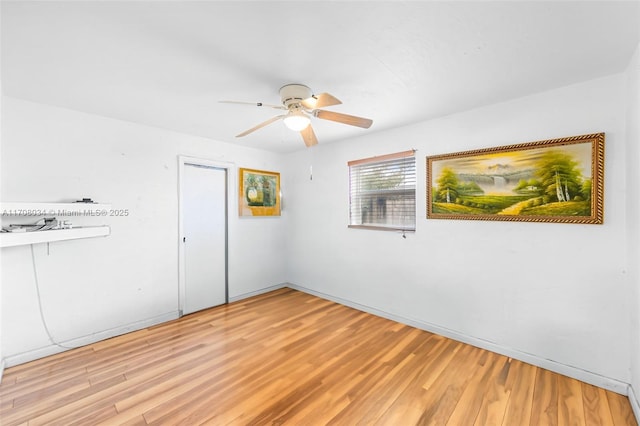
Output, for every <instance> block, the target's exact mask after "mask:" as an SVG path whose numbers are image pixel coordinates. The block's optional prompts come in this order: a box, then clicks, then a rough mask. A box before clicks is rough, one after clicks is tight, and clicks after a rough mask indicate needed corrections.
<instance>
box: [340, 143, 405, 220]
mask: <svg viewBox="0 0 640 426" xmlns="http://www.w3.org/2000/svg"><path fill="white" fill-rule="evenodd" d="M348 165H349V189H350V202H349V226H350V227H357V228H371V229H387V230H403V231H414V230H415V228H416V162H415V156H414V151H404V152H399V153H395V154H389V155H384V156H380V157H373V158H367V159H362V160H355V161H350V162H349V163H348Z"/></svg>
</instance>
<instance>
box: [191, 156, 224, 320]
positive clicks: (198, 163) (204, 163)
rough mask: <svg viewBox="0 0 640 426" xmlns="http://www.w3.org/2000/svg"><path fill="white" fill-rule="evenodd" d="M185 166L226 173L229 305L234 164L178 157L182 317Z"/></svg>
mask: <svg viewBox="0 0 640 426" xmlns="http://www.w3.org/2000/svg"><path fill="white" fill-rule="evenodd" d="M187 165H191V166H196V167H211V168H216V169H224V170H225V172H226V182H227V187H226V191H225V201H226V204H227V211H226V214H225V241H224V245H225V249H224V253H225V256H224V264H225V267H224V269H225V274H224V275H225V277H224V293H225V303H229V218H230V217H232V216H231V214H232V210H231V208H232V205H235V204H234V200H235V198H234V194H235V191H233V188H235V176H236V173H235V171H236V166H235V164H234V163H228V162H224V161H217V160H209V159H206V158H197V157H189V156H185V155H179V156H178V315H179V316H180V317H182V316H183V312H184V303H185V295H186V288H187V279H186V267H185V248H184V238H185V235H184V224H183V221H184V211H183V208H184V197H183V193H184V168H185V166H187Z"/></svg>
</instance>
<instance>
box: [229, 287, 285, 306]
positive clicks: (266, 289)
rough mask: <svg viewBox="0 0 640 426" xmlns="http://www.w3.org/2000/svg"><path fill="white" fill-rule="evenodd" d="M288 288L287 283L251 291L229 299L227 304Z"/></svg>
mask: <svg viewBox="0 0 640 426" xmlns="http://www.w3.org/2000/svg"><path fill="white" fill-rule="evenodd" d="M285 287H289V284H288V283H282V284H276V285H272V286H270V287H266V288H261V289H260V290H256V291H251V292H249V293H243V294H240V295H238V296H233V297H229V303H233V302H237V301H238V300H242V299H248V298H249V297H253V296H258V295H260V294H264V293H269V292H270V291H274V290H280V289H281V288H285Z"/></svg>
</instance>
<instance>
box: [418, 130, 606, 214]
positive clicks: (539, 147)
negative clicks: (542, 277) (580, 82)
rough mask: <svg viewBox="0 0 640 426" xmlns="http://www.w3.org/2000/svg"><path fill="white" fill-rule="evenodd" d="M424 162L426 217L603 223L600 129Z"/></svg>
mask: <svg viewBox="0 0 640 426" xmlns="http://www.w3.org/2000/svg"><path fill="white" fill-rule="evenodd" d="M426 161H427V218H428V219H471V220H501V221H523V222H560V223H586V224H601V223H603V204H604V133H595V134H590V135H582V136H572V137H567V138H560V139H550V140H544V141H538V142H530V143H522V144H515V145H508V146H503V147H497V148H488V149H480V150H474V151H464V152H458V153H453V154H443V155H435V156H431V157H427V158H426Z"/></svg>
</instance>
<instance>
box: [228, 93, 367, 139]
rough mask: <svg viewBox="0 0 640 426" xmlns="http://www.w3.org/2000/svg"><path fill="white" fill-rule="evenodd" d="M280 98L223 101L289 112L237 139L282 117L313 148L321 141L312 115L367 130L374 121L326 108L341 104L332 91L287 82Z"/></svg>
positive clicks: (242, 134)
mask: <svg viewBox="0 0 640 426" xmlns="http://www.w3.org/2000/svg"><path fill="white" fill-rule="evenodd" d="M280 99H281V101H282V105H269V104H263V103H262V102H239V101H220V102H223V103H230V104H246V105H255V106H259V107H269V108H275V109H281V110H285V111H287V113H286V114H282V115H277V116H275V117H272V118H270V119H268V120H267V121H264V122H262V123H260V124H258V125H257V126H254V127H252V128H250V129H249V130H245V131H244V132H242V133H240V134H238V135H236V137H237V138H239V137H242V136H246V135H248V134H249V133H253V132H255V131H256V130H258V129H261V128H262V127H265V126H267V125H269V124H271V123H274V122H276V121H278V120H283V121H284V124H285V125H286V126H287V127H288V128H289V129H291V130H293V131H296V132H300V135H301V136H302V139H303V140H304V143H305V145H306V146H307V147H311V146H313V145H316V144H317V143H318V139H317V138H316V134H315V132H314V131H313V128H312V127H311V118H310V117H317V118H320V119H322V120H329V121H336V122H338V123H343V124H348V125H350V126H357V127H362V128H364V129H368V128H369V127H371V124H373V120H370V119H368V118H362V117H356V116H354V115H348V114H342V113H339V112H333V111H326V110H323V109H319V108H324V107H328V106H333V105H339V104H341V103H342V102H340V100H338V99H337V98H336V97H334V96H332V95H330V94H329V93H320V94H318V95H314V94H312V92H311V89H310V88H308V87H307V86H305V85H303V84H287V85H285V86H282V87H281V88H280Z"/></svg>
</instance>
